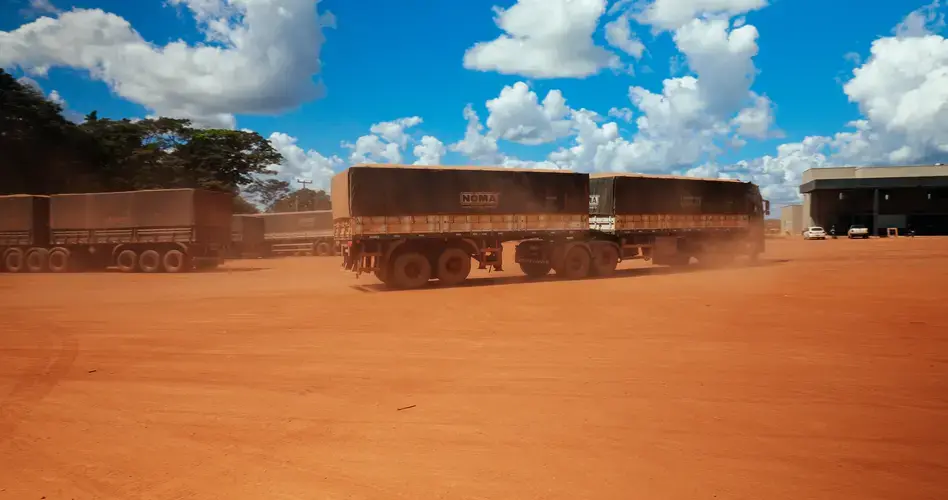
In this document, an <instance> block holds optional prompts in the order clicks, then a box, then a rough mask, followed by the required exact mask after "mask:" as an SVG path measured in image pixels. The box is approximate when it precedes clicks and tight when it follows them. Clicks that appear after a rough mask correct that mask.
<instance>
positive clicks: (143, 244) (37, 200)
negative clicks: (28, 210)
mask: <svg viewBox="0 0 948 500" xmlns="http://www.w3.org/2000/svg"><path fill="white" fill-rule="evenodd" d="M32 198H33V199H34V202H33V203H34V204H35V205H34V209H33V217H34V218H35V219H34V221H33V224H34V225H35V227H37V228H39V227H40V226H44V227H45V232H44V233H43V234H42V235H41V234H39V230H38V229H37V230H36V231H34V232H35V233H36V234H35V235H34V236H33V241H32V243H29V244H17V245H5V246H4V247H3V249H2V251H3V263H4V270H6V271H10V272H19V271H29V272H42V271H47V270H48V271H51V272H67V271H82V270H92V269H104V268H106V267H112V266H114V267H117V268H118V269H119V270H121V271H123V272H135V271H141V272H147V273H153V272H158V271H166V272H173V273H177V272H186V271H190V270H192V269H195V268H209V267H214V266H216V265H217V264H218V263H219V262H220V260H221V257H222V254H223V251H224V250H225V249H226V248H227V246H228V244H229V242H230V224H231V221H230V217H231V210H232V200H231V196H230V194H228V193H221V192H215V191H204V190H196V189H158V190H147V191H127V192H112V193H83V194H58V195H52V196H49V197H32ZM44 203H45V208H37V207H38V206H40V205H42V204H44ZM44 211H46V212H45V213H48V219H45V220H47V221H48V223H46V224H44V218H43V213H44ZM20 256H22V265H17V263H18V262H20V259H21V257H20Z"/></svg>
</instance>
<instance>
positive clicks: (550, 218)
mask: <svg viewBox="0 0 948 500" xmlns="http://www.w3.org/2000/svg"><path fill="white" fill-rule="evenodd" d="M588 189H589V182H588V177H587V175H586V174H580V173H575V172H567V171H558V170H524V169H509V168H476V167H422V166H407V165H394V166H393V165H374V164H368V165H356V166H353V167H350V168H349V169H347V170H345V171H343V172H342V173H340V174H337V175H336V176H335V177H333V180H332V193H331V196H332V206H333V217H334V221H333V225H334V235H335V238H336V239H337V241H339V242H340V244H341V246H342V251H343V256H344V258H343V265H344V267H345V268H346V269H348V270H351V271H355V272H356V273H357V274H361V273H364V272H372V273H374V274H375V276H376V277H378V279H379V280H381V281H382V282H383V283H385V284H387V285H390V286H394V287H397V288H417V287H420V286H422V285H424V284H425V283H427V282H428V281H429V280H430V279H432V278H436V279H438V280H440V281H441V282H443V283H445V284H457V283H460V282H462V281H464V280H465V279H467V276H468V274H469V273H470V271H471V261H472V259H473V260H474V261H475V262H477V263H478V268H479V269H487V268H491V269H496V270H502V269H503V243H504V242H506V241H516V240H525V239H538V240H543V241H561V240H568V239H570V238H579V237H583V236H584V235H585V234H587V233H588V231H589V222H588V219H589V214H588V200H589V191H588Z"/></svg>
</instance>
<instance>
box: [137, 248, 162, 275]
mask: <svg viewBox="0 0 948 500" xmlns="http://www.w3.org/2000/svg"><path fill="white" fill-rule="evenodd" d="M138 268H139V269H141V270H142V272H144V273H157V272H158V271H161V254H159V253H158V252H157V251H155V250H145V251H144V252H142V253H141V255H139V256H138Z"/></svg>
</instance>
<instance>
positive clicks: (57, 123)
mask: <svg viewBox="0 0 948 500" xmlns="http://www.w3.org/2000/svg"><path fill="white" fill-rule="evenodd" d="M0 110H2V112H0V179H2V181H3V182H2V183H0V194H5V193H33V194H45V193H65V192H82V191H87V192H89V191H91V192H95V191H119V190H136V189H154V188H175V187H189V188H204V189H216V190H220V191H228V192H231V193H233V194H234V195H235V197H236V196H238V194H239V190H240V188H242V187H246V186H248V185H250V184H251V183H253V182H254V181H255V179H257V178H259V177H260V176H261V175H268V174H272V173H273V172H272V171H271V170H270V169H269V167H270V166H271V165H274V164H278V163H280V162H281V161H283V156H282V155H280V153H279V152H277V151H276V150H275V149H274V148H273V146H272V145H271V144H270V142H269V141H268V140H266V139H264V138H263V137H262V136H260V134H257V133H256V132H245V131H238V130H216V129H204V130H200V129H194V128H192V126H191V122H190V121H188V120H181V119H174V118H155V119H147V120H140V121H135V122H133V121H131V120H127V119H123V120H110V119H105V118H100V117H99V114H98V113H97V112H96V111H92V112H90V113H89V114H88V115H86V117H85V121H84V122H83V123H82V124H81V125H76V124H74V123H72V122H70V121H68V120H66V119H65V118H64V117H63V110H62V108H61V107H60V106H59V105H58V104H56V103H54V102H50V101H49V100H48V99H46V98H45V96H43V94H42V93H41V92H39V91H38V90H36V89H34V88H33V87H31V86H29V85H24V84H22V83H20V82H18V81H17V80H16V79H15V78H13V76H12V75H10V74H9V73H6V72H5V71H3V70H2V69H0ZM264 182H269V181H264ZM288 191H289V190H288V188H287V189H286V191H285V192H278V195H277V196H276V197H275V198H273V200H271V201H270V203H272V202H273V201H276V200H277V199H279V197H280V196H284V195H286V194H287V193H288ZM241 200H242V202H241V201H238V200H236V199H235V204H236V205H235V206H236V207H238V209H239V210H241V211H246V210H250V209H251V208H250V207H252V204H248V203H246V200H243V199H241ZM248 205H249V206H248ZM253 209H255V207H253Z"/></svg>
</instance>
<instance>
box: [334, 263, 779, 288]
mask: <svg viewBox="0 0 948 500" xmlns="http://www.w3.org/2000/svg"><path fill="white" fill-rule="evenodd" d="M787 262H790V259H761V260H759V261H757V262H739V263H734V264H729V265H724V266H708V265H701V264H692V265H689V266H683V267H661V266H654V267H642V268H635V269H620V270H618V271H616V272H615V274H613V275H612V276H591V277H588V278H582V279H578V280H566V279H563V278H559V277H557V276H556V275H555V274H549V275H547V276H544V277H542V278H527V277H526V276H504V277H501V278H490V277H487V278H472V279H468V280H466V281H465V282H464V283H461V284H460V285H455V286H445V285H442V284H440V283H439V282H438V281H431V282H429V283H428V286H425V287H422V288H417V289H415V290H398V289H392V288H388V287H386V286H385V285H383V284H382V283H372V284H369V285H352V288H353V289H355V290H358V291H360V292H366V293H375V292H412V291H418V290H437V289H449V288H472V287H481V286H504V285H527V284H532V283H548V282H551V281H593V280H613V279H623V278H637V277H643V276H668V275H674V274H684V273H696V272H703V271H726V270H730V269H746V268H756V267H770V266H775V265H779V264H784V263H787Z"/></svg>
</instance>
